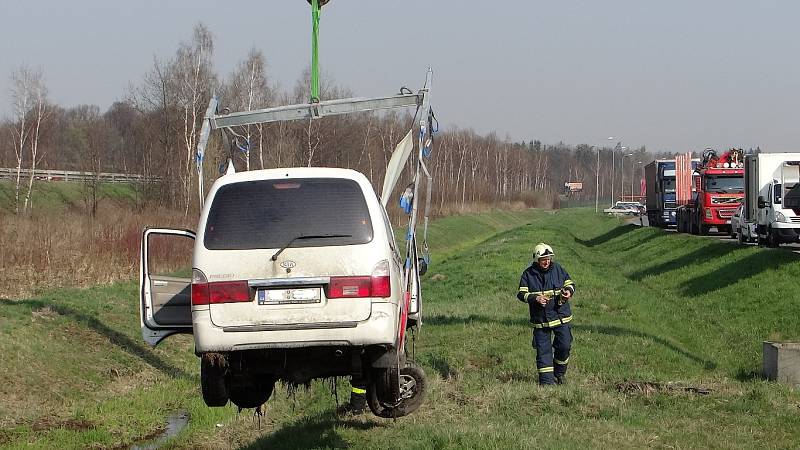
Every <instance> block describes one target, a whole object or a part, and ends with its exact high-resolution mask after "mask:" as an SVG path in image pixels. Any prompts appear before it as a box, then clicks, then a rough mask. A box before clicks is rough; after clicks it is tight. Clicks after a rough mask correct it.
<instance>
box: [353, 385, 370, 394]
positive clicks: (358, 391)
mask: <svg viewBox="0 0 800 450" xmlns="http://www.w3.org/2000/svg"><path fill="white" fill-rule="evenodd" d="M366 393H367V390H366V389H361V388H357V387H354V388H353V394H366Z"/></svg>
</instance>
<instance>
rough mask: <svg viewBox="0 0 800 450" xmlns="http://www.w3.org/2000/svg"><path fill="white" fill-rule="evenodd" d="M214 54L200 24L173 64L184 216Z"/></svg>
mask: <svg viewBox="0 0 800 450" xmlns="http://www.w3.org/2000/svg"><path fill="white" fill-rule="evenodd" d="M213 52H214V41H213V38H212V36H211V32H210V31H209V30H208V28H206V26H205V25H203V24H202V23H201V24H197V25H196V26H195V27H194V33H193V36H192V41H191V42H190V43H182V44H181V45H180V47H179V48H178V53H177V55H176V58H175V63H174V69H175V72H174V74H175V78H176V81H177V94H178V95H177V100H178V107H179V108H180V111H181V112H182V115H183V144H184V151H185V152H184V157H183V162H182V168H181V169H182V170H181V171H180V172H179V177H180V179H181V184H182V187H183V190H182V194H183V198H182V199H183V202H184V214H185V215H188V214H189V206H190V203H191V198H192V180H193V178H194V173H195V171H194V166H193V163H194V152H195V149H196V148H197V138H198V135H199V133H200V121H201V120H202V113H203V111H205V109H206V105H207V104H208V99H209V98H210V96H211V90H212V89H213V85H214V83H215V77H214V74H213V72H212V65H211V55H212V54H213Z"/></svg>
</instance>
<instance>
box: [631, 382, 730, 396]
mask: <svg viewBox="0 0 800 450" xmlns="http://www.w3.org/2000/svg"><path fill="white" fill-rule="evenodd" d="M615 388H616V390H617V391H618V392H622V393H623V394H632V395H652V394H662V393H668V394H676V393H688V394H696V395H708V394H710V393H712V392H714V390H713V389H711V388H707V387H700V386H686V385H685V384H682V383H671V382H670V383H656V382H652V381H623V382H621V383H617V384H616V385H615Z"/></svg>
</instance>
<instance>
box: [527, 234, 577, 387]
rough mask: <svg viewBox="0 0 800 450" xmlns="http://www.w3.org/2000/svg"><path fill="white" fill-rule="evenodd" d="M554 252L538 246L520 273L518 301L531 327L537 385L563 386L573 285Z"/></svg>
mask: <svg viewBox="0 0 800 450" xmlns="http://www.w3.org/2000/svg"><path fill="white" fill-rule="evenodd" d="M553 256H555V253H553V248H552V247H550V246H549V245H547V244H545V243H539V244H537V245H536V247H535V248H534V250H533V263H532V264H531V265H530V267H528V268H527V269H525V271H524V272H522V277H521V278H520V281H519V291H518V292H517V298H518V299H519V300H520V301H521V302H523V303H527V304H528V309H529V311H530V316H531V324H532V325H533V347H534V348H535V349H536V368H537V369H538V372H539V384H543V385H544V384H563V383H564V382H565V380H566V378H565V375H566V373H567V363H568V362H569V351H570V347H571V345H572V330H571V328H570V322H571V321H572V310H571V308H570V302H569V301H570V299H571V298H572V296H573V294H575V283H574V282H573V281H572V280H571V279H570V278H569V274H568V273H567V271H566V270H564V268H563V267H561V265H560V264H558V263H557V262H555V261H553Z"/></svg>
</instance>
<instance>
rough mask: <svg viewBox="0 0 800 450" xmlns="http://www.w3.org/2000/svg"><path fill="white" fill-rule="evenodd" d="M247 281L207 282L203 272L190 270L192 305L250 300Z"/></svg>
mask: <svg viewBox="0 0 800 450" xmlns="http://www.w3.org/2000/svg"><path fill="white" fill-rule="evenodd" d="M251 300H252V298H251V295H250V286H248V285H247V281H220V282H216V283H209V282H208V281H207V280H206V277H205V275H204V274H203V272H201V271H199V270H197V269H194V270H193V271H192V305H208V304H218V303H238V302H249V301H251Z"/></svg>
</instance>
